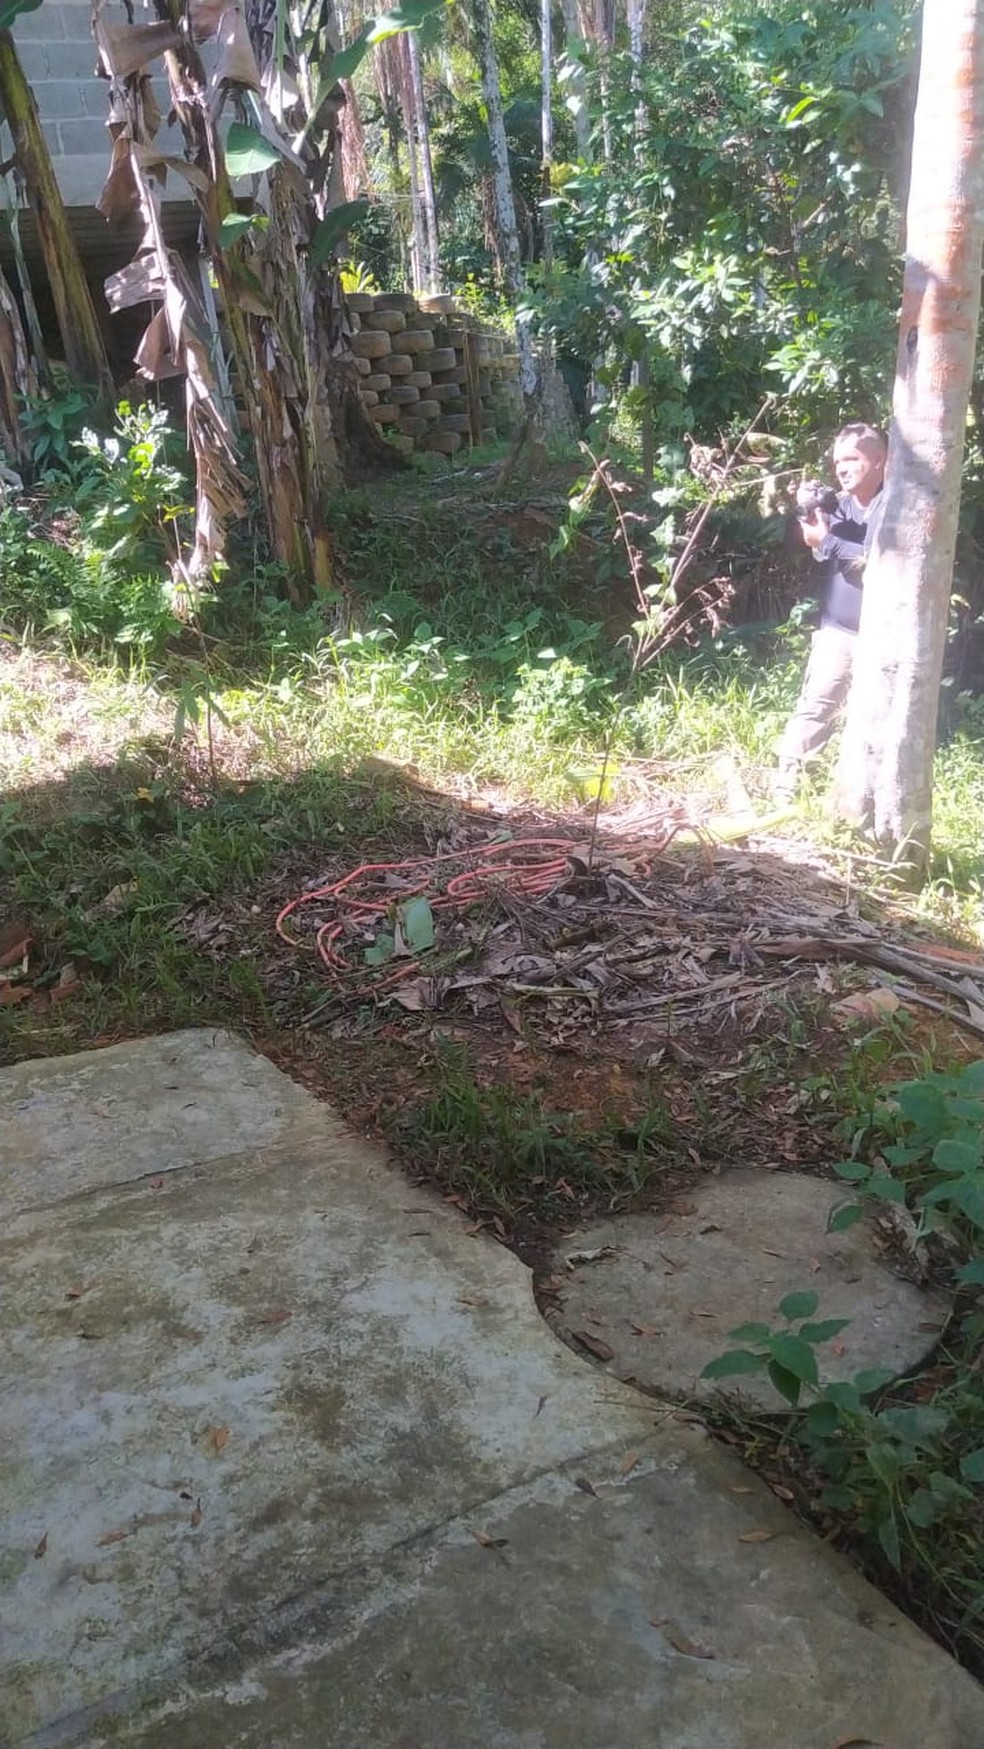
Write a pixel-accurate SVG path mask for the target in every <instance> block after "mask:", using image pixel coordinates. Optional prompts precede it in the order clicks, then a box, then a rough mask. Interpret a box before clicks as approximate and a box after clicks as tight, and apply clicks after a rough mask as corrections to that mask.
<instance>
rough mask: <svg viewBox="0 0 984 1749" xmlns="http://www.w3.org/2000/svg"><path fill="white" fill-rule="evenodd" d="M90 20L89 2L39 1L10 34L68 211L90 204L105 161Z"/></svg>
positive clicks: (101, 96) (101, 90) (104, 105)
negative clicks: (18, 55) (37, 110)
mask: <svg viewBox="0 0 984 1749" xmlns="http://www.w3.org/2000/svg"><path fill="white" fill-rule="evenodd" d="M90 19H91V10H90V6H89V0H44V4H43V5H42V6H39V7H38V8H37V10H36V11H35V12H25V13H24V14H23V15H22V16H21V17H20V18H18V19H17V21H16V23H15V25H14V31H13V34H14V41H15V42H16V44H17V47H18V49H19V50H20V57H21V61H22V63H23V67H24V71H25V73H26V75H27V77H28V80H29V81H30V83H31V85H32V87H33V89H34V95H35V97H36V98H37V104H38V109H39V111H40V114H41V121H42V125H43V127H44V131H45V136H46V138H47V141H48V146H49V149H50V151H51V154H52V158H53V160H54V165H55V171H56V174H57V176H58V184H59V187H60V188H61V191H62V196H63V198H64V200H65V202H66V204H67V205H68V206H94V205H95V203H96V201H97V200H98V198H99V190H100V189H101V188H102V185H103V183H104V182H105V180H106V167H107V164H108V162H109V136H108V134H107V132H106V113H107V109H108V98H109V86H108V85H107V84H106V81H105V79H97V78H96V75H95V65H96V48H95V44H94V42H93V40H92V30H91V27H90ZM4 133H5V134H6V129H4ZM9 149H10V148H9V136H7V138H6V139H5V141H4V156H5V157H6V156H7V155H8V153H9Z"/></svg>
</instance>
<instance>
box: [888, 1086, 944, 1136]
mask: <svg viewBox="0 0 984 1749" xmlns="http://www.w3.org/2000/svg"><path fill="white" fill-rule="evenodd" d="M896 1098H897V1100H898V1107H899V1110H900V1112H901V1113H902V1116H903V1117H904V1118H906V1120H907V1121H908V1122H909V1123H911V1124H916V1125H917V1126H918V1128H919V1129H921V1130H922V1131H923V1132H924V1133H925V1134H926V1135H929V1136H939V1135H941V1134H942V1133H943V1130H944V1129H945V1128H946V1100H945V1099H944V1098H943V1095H942V1093H941V1092H940V1090H939V1088H938V1087H933V1086H932V1085H931V1084H930V1083H929V1082H928V1081H909V1082H907V1083H906V1084H905V1086H903V1087H900V1088H899V1089H898V1091H897V1094H896Z"/></svg>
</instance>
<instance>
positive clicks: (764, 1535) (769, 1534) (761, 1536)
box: [738, 1530, 779, 1543]
mask: <svg viewBox="0 0 984 1749" xmlns="http://www.w3.org/2000/svg"><path fill="white" fill-rule="evenodd" d="M778 1535H779V1532H778V1531H777V1530H743V1531H742V1533H741V1536H740V1537H739V1538H738V1541H739V1542H740V1543H770V1542H772V1540H773V1538H774V1537H777V1536H778Z"/></svg>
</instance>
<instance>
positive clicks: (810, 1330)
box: [799, 1318, 851, 1343]
mask: <svg viewBox="0 0 984 1749" xmlns="http://www.w3.org/2000/svg"><path fill="white" fill-rule="evenodd" d="M850 1322H851V1320H850V1318H821V1320H820V1322H819V1323H817V1324H801V1325H800V1327H799V1335H800V1336H801V1338H802V1340H803V1341H804V1342H810V1343H814V1342H832V1341H833V1339H834V1337H835V1336H839V1335H840V1333H841V1331H842V1330H846V1329H847V1326H848V1324H849V1323H850Z"/></svg>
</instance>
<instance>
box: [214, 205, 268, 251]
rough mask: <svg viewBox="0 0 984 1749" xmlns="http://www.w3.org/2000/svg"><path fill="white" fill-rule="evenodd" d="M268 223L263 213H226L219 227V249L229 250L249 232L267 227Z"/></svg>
mask: <svg viewBox="0 0 984 1749" xmlns="http://www.w3.org/2000/svg"><path fill="white" fill-rule="evenodd" d="M266 222H267V221H266V219H265V218H264V216H263V214H262V213H226V216H225V218H224V219H223V220H222V223H221V225H220V226H219V248H220V249H228V248H229V247H230V245H231V244H233V243H236V242H238V240H239V238H240V237H244V236H245V235H246V232H247V231H252V230H253V229H254V228H257V229H259V228H261V227H265V225H266Z"/></svg>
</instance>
